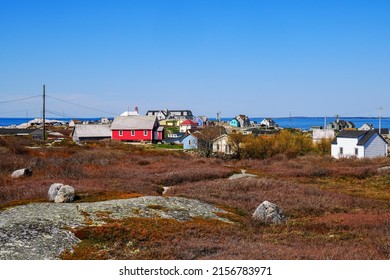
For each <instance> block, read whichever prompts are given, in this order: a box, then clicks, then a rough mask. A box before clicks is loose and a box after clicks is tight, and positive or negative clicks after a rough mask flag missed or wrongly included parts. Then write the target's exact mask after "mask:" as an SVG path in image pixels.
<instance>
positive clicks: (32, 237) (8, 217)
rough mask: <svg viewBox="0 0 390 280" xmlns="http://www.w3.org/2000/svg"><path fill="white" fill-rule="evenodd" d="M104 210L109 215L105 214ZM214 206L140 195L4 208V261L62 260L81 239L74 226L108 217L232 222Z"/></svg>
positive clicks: (0, 255)
mask: <svg viewBox="0 0 390 280" xmlns="http://www.w3.org/2000/svg"><path fill="white" fill-rule="evenodd" d="M103 213H104V214H105V215H106V216H104V215H103ZM218 213H226V211H224V210H222V209H219V208H217V207H215V206H213V205H210V204H207V203H204V202H201V201H198V200H193V199H187V198H182V197H159V196H153V197H139V198H131V199H121V200H111V201H101V202H92V203H31V204H27V205H21V206H16V207H13V208H8V209H6V210H2V211H0V260H14V259H16V260H42V259H58V258H59V256H60V254H61V253H62V252H63V251H64V250H72V248H73V247H74V246H75V245H77V244H78V243H79V242H80V240H79V239H78V238H77V237H76V236H75V235H74V234H73V233H72V232H71V230H70V228H79V227H86V226H91V225H99V224H104V223H105V217H107V218H111V219H119V220H120V219H123V218H128V217H143V218H164V219H175V220H179V221H187V220H191V219H194V218H197V217H201V218H204V219H216V220H220V221H223V222H228V223H230V221H229V220H227V219H226V218H222V217H220V216H218Z"/></svg>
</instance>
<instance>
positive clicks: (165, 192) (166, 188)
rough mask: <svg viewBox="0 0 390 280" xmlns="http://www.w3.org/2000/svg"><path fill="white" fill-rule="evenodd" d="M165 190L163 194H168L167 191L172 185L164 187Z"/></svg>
mask: <svg viewBox="0 0 390 280" xmlns="http://www.w3.org/2000/svg"><path fill="white" fill-rule="evenodd" d="M163 189H164V191H163V192H162V195H164V194H167V192H168V191H169V190H170V189H171V187H163Z"/></svg>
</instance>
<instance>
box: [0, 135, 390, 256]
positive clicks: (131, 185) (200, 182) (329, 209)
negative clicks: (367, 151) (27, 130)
mask: <svg viewBox="0 0 390 280" xmlns="http://www.w3.org/2000/svg"><path fill="white" fill-rule="evenodd" d="M23 141H25V142H23ZM26 145H27V146H29V147H31V146H37V144H36V143H34V142H31V141H26V140H19V139H17V140H15V139H11V138H9V139H0V208H4V207H10V206H14V205H18V204H24V203H29V202H32V201H34V202H35V201H45V200H46V196H47V190H48V188H49V186H50V185H51V184H52V183H55V182H62V183H66V184H69V185H72V186H74V187H75V189H76V192H77V201H78V202H92V201H100V200H108V199H121V198H131V197H138V196H143V195H161V188H162V186H171V189H170V191H169V193H168V195H175V196H176V195H177V196H185V197H188V198H194V199H199V200H202V201H206V202H209V203H212V204H215V205H217V206H219V207H221V208H223V209H225V210H227V211H229V213H227V214H220V215H222V216H224V217H226V218H228V219H230V220H232V221H234V223H233V224H227V223H223V222H219V221H213V220H202V219H195V220H192V221H189V222H178V221H174V220H164V219H140V218H138V219H137V218H131V219H125V220H121V221H116V220H107V224H105V225H103V226H99V227H86V228H79V229H77V230H76V232H75V233H76V235H77V236H78V237H79V238H81V239H82V240H83V241H82V242H81V243H80V245H79V246H77V247H76V248H75V251H74V253H70V252H67V253H65V254H64V255H63V258H66V259H389V258H390V175H389V174H378V173H377V172H376V170H377V168H378V167H382V166H390V159H388V158H387V159H375V160H357V159H344V160H334V159H332V158H330V157H319V156H305V157H299V158H296V159H290V158H289V156H288V155H275V156H274V157H273V158H269V159H265V160H253V159H245V160H229V161H222V160H219V159H208V158H199V157H196V156H190V155H188V154H185V153H183V152H178V151H164V150H160V149H158V150H152V149H147V150H145V149H142V148H141V147H136V146H133V145H124V144H121V143H118V142H112V141H102V142H98V143H91V144H89V145H88V146H85V147H80V146H75V145H70V144H66V146H64V147H55V148H42V147H41V148H39V147H36V148H34V149H31V148H28V147H26ZM24 167H29V168H32V170H33V176H32V177H26V178H21V179H12V178H11V177H10V174H11V173H12V172H13V171H14V170H15V169H18V168H24ZM242 168H244V169H247V170H248V172H250V173H253V174H257V175H259V178H251V179H243V180H234V181H230V180H226V177H228V176H229V175H230V174H232V173H233V172H234V171H235V170H240V169H242ZM264 200H268V201H271V202H274V203H276V204H278V205H279V206H280V207H281V208H282V210H283V211H284V213H285V214H286V215H287V217H288V222H287V223H286V224H283V225H277V226H267V225H264V224H259V223H257V222H254V221H253V220H252V219H251V215H252V213H253V212H254V210H255V209H256V207H257V206H258V205H259V204H260V203H261V202H262V201H264ZM150 207H152V208H153V207H154V208H156V209H159V208H160V206H159V205H151V206H150Z"/></svg>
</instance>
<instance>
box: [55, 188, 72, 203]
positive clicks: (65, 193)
mask: <svg viewBox="0 0 390 280" xmlns="http://www.w3.org/2000/svg"><path fill="white" fill-rule="evenodd" d="M74 197H75V191H74V188H73V187H71V186H68V185H64V186H62V187H61V188H60V189H59V190H58V193H57V196H56V197H55V199H54V202H55V203H67V202H72V201H73V200H74Z"/></svg>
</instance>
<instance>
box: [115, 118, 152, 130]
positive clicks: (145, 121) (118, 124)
mask: <svg viewBox="0 0 390 280" xmlns="http://www.w3.org/2000/svg"><path fill="white" fill-rule="evenodd" d="M155 123H156V116H118V117H116V118H115V119H114V121H113V123H112V125H111V130H133V129H134V130H140V129H150V130H152V129H153V128H154V126H155Z"/></svg>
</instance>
